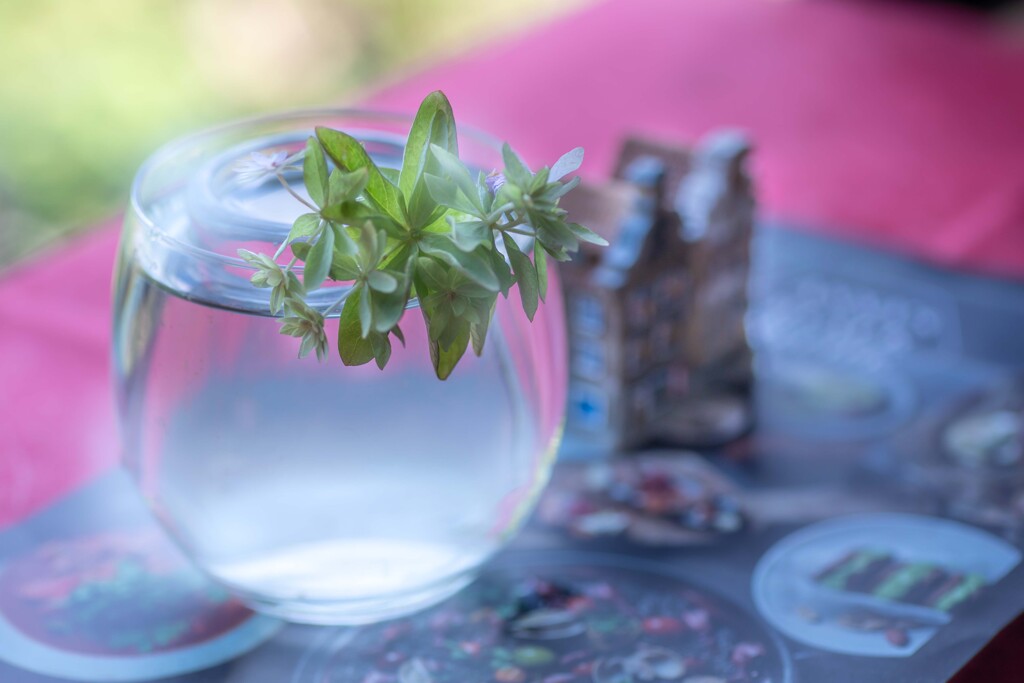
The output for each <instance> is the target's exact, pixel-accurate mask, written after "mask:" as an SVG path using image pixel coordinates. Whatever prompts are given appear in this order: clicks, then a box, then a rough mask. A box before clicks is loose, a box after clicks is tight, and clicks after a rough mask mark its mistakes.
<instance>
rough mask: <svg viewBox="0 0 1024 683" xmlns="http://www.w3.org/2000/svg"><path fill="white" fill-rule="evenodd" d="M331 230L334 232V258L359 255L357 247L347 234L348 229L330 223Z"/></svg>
mask: <svg viewBox="0 0 1024 683" xmlns="http://www.w3.org/2000/svg"><path fill="white" fill-rule="evenodd" d="M330 225H331V230H333V231H334V254H335V256H355V255H356V254H358V253H359V247H358V246H356V243H355V240H353V239H352V236H351V235H350V234H349V231H348V228H344V227H342V226H340V225H335V224H334V223H331V224H330Z"/></svg>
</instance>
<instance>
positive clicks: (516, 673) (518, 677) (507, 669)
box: [494, 666, 526, 683]
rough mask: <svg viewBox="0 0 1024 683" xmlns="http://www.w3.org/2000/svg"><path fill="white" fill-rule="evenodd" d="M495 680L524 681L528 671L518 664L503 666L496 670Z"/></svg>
mask: <svg viewBox="0 0 1024 683" xmlns="http://www.w3.org/2000/svg"><path fill="white" fill-rule="evenodd" d="M494 680H496V681H498V683H523V681H525V680H526V672H525V671H523V670H522V669H520V668H519V667H518V666H503V667H501V668H500V669H498V670H497V671H495V672H494Z"/></svg>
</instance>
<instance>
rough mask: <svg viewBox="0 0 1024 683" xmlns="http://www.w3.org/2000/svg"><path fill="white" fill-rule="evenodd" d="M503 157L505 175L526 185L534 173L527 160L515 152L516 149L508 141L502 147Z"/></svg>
mask: <svg viewBox="0 0 1024 683" xmlns="http://www.w3.org/2000/svg"><path fill="white" fill-rule="evenodd" d="M501 158H502V160H504V162H505V177H506V178H507V179H509V180H511V181H512V182H513V183H515V184H516V185H519V186H520V187H526V186H528V185H529V184H530V180H531V179H532V178H533V173H532V172H531V171H530V167H529V166H527V165H526V162H524V161H523V160H522V158H521V157H520V156H519V155H518V154H516V153H515V150H513V149H512V147H511V146H509V144H508V143H507V142H506V143H505V144H504V145H502V147H501Z"/></svg>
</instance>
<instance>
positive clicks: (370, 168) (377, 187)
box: [316, 127, 405, 223]
mask: <svg viewBox="0 0 1024 683" xmlns="http://www.w3.org/2000/svg"><path fill="white" fill-rule="evenodd" d="M316 136H317V139H319V140H320V144H322V145H323V148H324V151H326V152H327V156H329V157H331V160H332V161H333V162H334V163H335V164H336V165H337V166H338V167H339V168H341V169H344V170H346V171H356V170H358V169H361V168H363V169H366V172H367V180H366V194H367V196H368V197H369V198H370V199H371V200H372V201H373V202H374V203H375V204H376V205H377V206H379V207H380V208H381V210H383V211H384V212H385V213H387V214H388V215H389V216H391V217H392V218H394V219H395V220H396V221H398V222H399V223H404V222H405V208H404V203H403V202H402V199H401V196H400V195H399V192H398V188H397V187H395V186H394V185H393V184H392V183H391V182H390V181H389V180H387V179H386V178H385V177H384V176H383V175H382V174H381V172H380V169H379V168H377V164H375V163H374V162H373V159H371V158H370V155H369V154H367V153H366V150H365V149H363V146H362V145H361V144H360V143H359V141H358V140H356V139H355V138H354V137H352V136H351V135H347V134H345V133H342V132H341V131H338V130H332V129H330V128H323V127H318V128H317V129H316Z"/></svg>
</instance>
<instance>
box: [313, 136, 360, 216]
mask: <svg viewBox="0 0 1024 683" xmlns="http://www.w3.org/2000/svg"><path fill="white" fill-rule="evenodd" d="M318 146H319V145H318ZM369 181H370V173H369V171H367V170H366V169H365V168H358V169H356V170H354V171H351V172H349V173H346V172H344V171H341V170H338V169H334V170H333V171H331V176H330V178H329V180H328V192H327V196H328V200H327V202H328V204H340V203H341V202H347V201H350V200H353V199H355V198H356V197H358V196H359V195H360V194H362V192H363V190H365V189H366V184H367V183H368V182H369Z"/></svg>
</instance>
